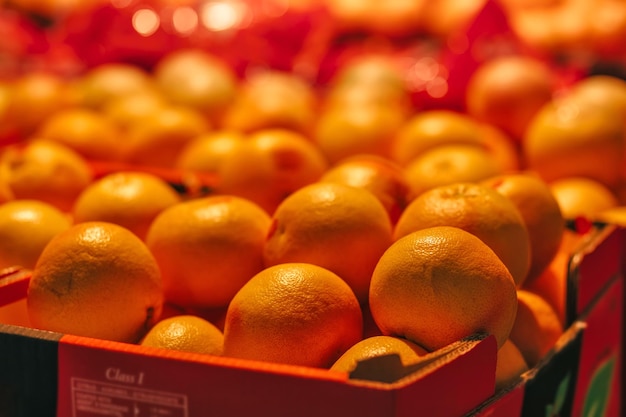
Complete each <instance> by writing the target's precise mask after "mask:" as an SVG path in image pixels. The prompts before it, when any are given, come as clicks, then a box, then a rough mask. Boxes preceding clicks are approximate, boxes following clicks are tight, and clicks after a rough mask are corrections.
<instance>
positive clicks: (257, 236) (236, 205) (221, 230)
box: [145, 196, 270, 308]
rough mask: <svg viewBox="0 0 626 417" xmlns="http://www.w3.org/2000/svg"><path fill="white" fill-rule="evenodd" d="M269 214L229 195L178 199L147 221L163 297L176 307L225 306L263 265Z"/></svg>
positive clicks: (149, 246) (151, 248)
mask: <svg viewBox="0 0 626 417" xmlns="http://www.w3.org/2000/svg"><path fill="white" fill-rule="evenodd" d="M269 227H270V217H269V215H268V214H267V213H266V212H265V211H264V210H263V209H262V208H260V207H259V206H258V205H256V204H254V203H253V202H251V201H249V200H246V199H243V198H240V197H234V196H209V197H204V198H198V199H194V200H188V201H183V202H181V203H178V204H175V205H173V206H170V207H168V208H166V209H165V210H163V211H162V212H161V213H160V214H159V215H158V216H157V217H156V218H155V219H154V221H153V222H152V224H151V226H150V228H149V230H148V233H147V236H146V240H145V241H146V244H147V245H148V248H149V249H150V251H151V252H152V253H153V254H154V256H155V258H156V260H157V262H158V265H159V267H160V268H161V272H162V275H163V285H164V292H165V299H166V301H168V302H170V303H172V304H174V305H177V306H179V307H195V308H212V307H223V306H226V305H227V304H228V303H229V302H230V300H231V298H232V297H233V296H234V295H235V293H236V292H237V291H238V290H239V289H240V288H241V286H242V285H244V284H245V283H246V282H247V281H248V280H249V279H250V278H252V276H253V275H254V274H256V273H257V272H259V271H260V270H261V269H262V268H263V245H264V243H265V237H266V235H267V231H268V229H269Z"/></svg>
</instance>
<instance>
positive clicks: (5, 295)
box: [0, 267, 31, 307]
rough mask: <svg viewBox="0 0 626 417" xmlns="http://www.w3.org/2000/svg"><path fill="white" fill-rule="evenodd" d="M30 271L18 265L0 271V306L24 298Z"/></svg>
mask: <svg viewBox="0 0 626 417" xmlns="http://www.w3.org/2000/svg"><path fill="white" fill-rule="evenodd" d="M30 275H31V273H30V271H29V270H27V269H23V268H20V267H11V268H6V269H3V270H1V271H0V307H2V306H5V305H8V304H11V303H13V302H15V301H18V300H21V299H23V298H26V293H27V292H28V283H29V282H30Z"/></svg>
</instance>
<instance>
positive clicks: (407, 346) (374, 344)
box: [330, 335, 428, 373]
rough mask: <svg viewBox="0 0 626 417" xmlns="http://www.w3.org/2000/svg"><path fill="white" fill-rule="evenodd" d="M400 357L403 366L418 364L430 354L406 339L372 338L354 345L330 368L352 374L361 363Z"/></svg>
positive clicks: (390, 337)
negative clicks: (375, 359)
mask: <svg viewBox="0 0 626 417" xmlns="http://www.w3.org/2000/svg"><path fill="white" fill-rule="evenodd" d="M392 354H394V355H398V356H399V357H400V361H401V362H402V364H403V365H405V366H406V365H411V364H413V363H415V362H417V361H418V360H419V359H420V358H421V357H422V356H424V355H426V354H428V352H427V351H426V350H425V349H424V348H423V347H421V346H418V345H416V344H415V343H413V342H410V341H408V340H406V339H401V338H399V337H393V336H382V335H381V336H372V337H367V338H365V339H363V340H361V341H360V342H357V343H356V344H354V345H352V346H351V347H350V348H349V349H348V350H347V351H345V352H344V354H343V355H341V357H340V358H339V359H337V361H335V363H334V364H333V365H332V366H331V367H330V369H331V370H332V371H341V372H348V373H349V372H352V371H354V369H356V367H357V365H358V363H359V362H360V361H364V360H367V359H371V358H376V357H379V356H384V355H392Z"/></svg>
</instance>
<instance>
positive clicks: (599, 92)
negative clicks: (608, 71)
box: [569, 74, 626, 114]
mask: <svg viewBox="0 0 626 417" xmlns="http://www.w3.org/2000/svg"><path fill="white" fill-rule="evenodd" d="M569 93H570V94H572V95H574V96H575V97H576V98H577V99H578V100H583V102H585V103H587V104H589V105H594V106H599V107H602V108H607V109H613V110H614V111H617V112H618V113H621V114H626V81H625V80H623V79H621V78H618V77H616V76H612V75H604V74H599V75H590V76H587V77H584V78H582V79H580V80H578V81H577V82H575V83H574V84H573V85H572V86H571V87H570V90H569Z"/></svg>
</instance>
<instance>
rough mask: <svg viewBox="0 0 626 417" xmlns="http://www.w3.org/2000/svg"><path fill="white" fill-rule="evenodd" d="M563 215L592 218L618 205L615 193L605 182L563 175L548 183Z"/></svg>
mask: <svg viewBox="0 0 626 417" xmlns="http://www.w3.org/2000/svg"><path fill="white" fill-rule="evenodd" d="M550 190H551V192H552V194H553V195H554V197H555V198H556V200H557V202H558V204H559V207H560V208H561V211H562V212H563V217H565V218H566V219H575V218H577V217H587V218H592V217H594V216H595V215H596V214H598V213H600V212H602V211H604V210H608V209H611V208H614V207H617V206H619V205H620V202H619V200H618V198H617V195H616V194H615V193H614V192H613V191H612V190H611V188H609V187H607V186H606V185H605V184H603V183H601V182H599V181H597V180H594V179H591V178H586V177H564V178H561V179H558V180H555V181H552V182H551V183H550Z"/></svg>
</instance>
